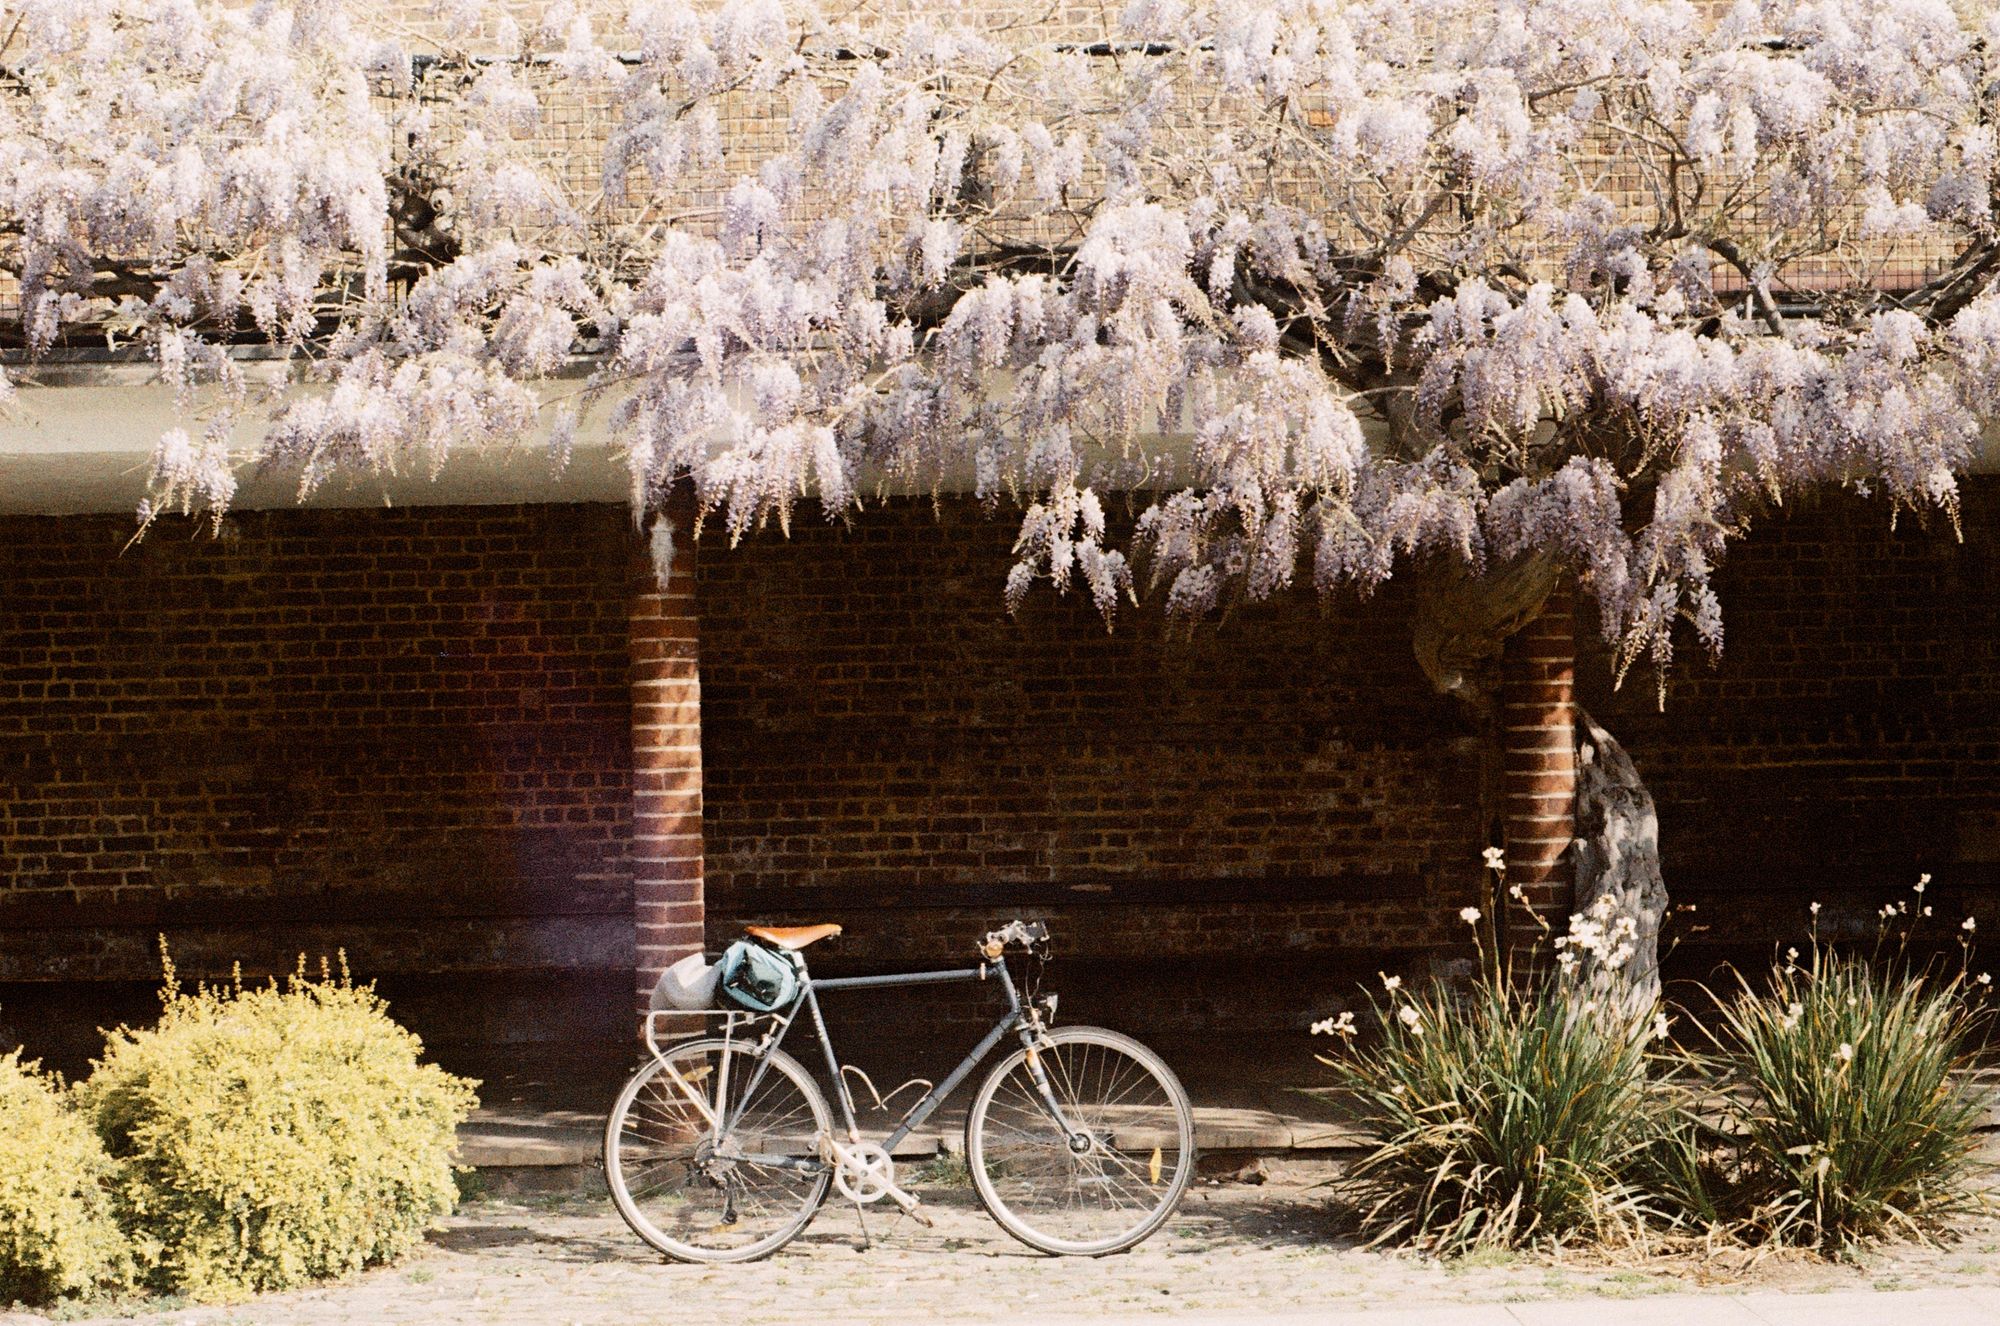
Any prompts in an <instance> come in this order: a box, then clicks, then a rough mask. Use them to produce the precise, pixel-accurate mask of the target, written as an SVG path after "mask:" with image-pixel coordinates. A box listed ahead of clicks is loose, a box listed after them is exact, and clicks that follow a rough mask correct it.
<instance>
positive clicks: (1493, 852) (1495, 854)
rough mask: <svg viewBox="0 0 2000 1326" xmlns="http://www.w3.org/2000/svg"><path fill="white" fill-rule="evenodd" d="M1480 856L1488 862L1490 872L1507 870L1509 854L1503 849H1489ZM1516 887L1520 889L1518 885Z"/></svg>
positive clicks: (1487, 866)
mask: <svg viewBox="0 0 2000 1326" xmlns="http://www.w3.org/2000/svg"><path fill="white" fill-rule="evenodd" d="M1479 855H1480V857H1481V859H1483V860H1484V861H1485V862H1486V868H1487V869H1488V870H1505V869H1506V868H1507V853H1506V851H1505V850H1503V849H1501V848H1498V847H1489V848H1487V849H1486V850H1485V851H1483V852H1481V853H1480V854H1479ZM1515 887H1516V888H1518V887H1520V886H1519V885H1516V886H1515Z"/></svg>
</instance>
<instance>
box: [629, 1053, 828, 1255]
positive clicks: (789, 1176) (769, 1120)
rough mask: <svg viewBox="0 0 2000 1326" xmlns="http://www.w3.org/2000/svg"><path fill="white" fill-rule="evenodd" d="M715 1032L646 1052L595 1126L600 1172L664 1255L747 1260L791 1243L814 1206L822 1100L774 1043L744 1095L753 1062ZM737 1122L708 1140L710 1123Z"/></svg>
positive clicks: (822, 1183)
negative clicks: (600, 1127)
mask: <svg viewBox="0 0 2000 1326" xmlns="http://www.w3.org/2000/svg"><path fill="white" fill-rule="evenodd" d="M723 1047H724V1043H723V1041H722V1040H720V1039H718V1038H708V1039H704V1040H697V1041H689V1042H687V1043H685V1044H682V1045H676V1046H674V1047H672V1048H671V1049H669V1050H667V1052H666V1053H665V1054H664V1055H662V1056H661V1057H660V1058H657V1059H652V1060H649V1061H647V1063H646V1064H644V1065H643V1066H642V1067H641V1068H640V1069H639V1071H638V1072H637V1073H635V1074H633V1075H632V1079H631V1080H630V1081H629V1082H627V1083H626V1084H625V1089H624V1090H623V1091H621V1092H619V1093H618V1100H617V1102H616V1103H615V1104H614V1105H613V1106H612V1107H611V1117H610V1118H609V1119H607V1120H606V1121H605V1124H604V1178H605V1182H606V1183H607V1184H608V1185H609V1186H610V1188H611V1201H612V1205H614V1206H616V1207H617V1208H618V1214H619V1215H621V1216H623V1217H624V1219H625V1223H626V1224H627V1225H630V1226H631V1227H632V1232H633V1233H635V1234H637V1235H638V1236H639V1237H640V1238H642V1239H644V1240H646V1242H648V1243H650V1244H651V1245H652V1246H653V1247H655V1248H657V1249H659V1250H660V1251H661V1252H664V1253H665V1254H667V1256H669V1257H673V1258H677V1259H678V1260H681V1261H690V1262H747V1261H754V1260H756V1259H757V1258H759V1257H766V1256H769V1255H770V1254H771V1253H773V1252H776V1251H777V1250H778V1249H779V1248H782V1247H783V1246H784V1245H785V1244H786V1243H788V1242H790V1241H791V1239H792V1238H793V1236H795V1235H796V1234H797V1233H798V1232H799V1231H800V1230H802V1229H804V1228H805V1227H806V1223H807V1222H808V1221H810V1220H811V1219H812V1218H813V1213H814V1212H816V1211H818V1210H819V1207H820V1203H821V1202H822V1201H824V1200H825V1198H826V1189H827V1184H828V1183H829V1182H830V1181H831V1178H832V1172H831V1171H830V1170H829V1169H828V1168H827V1166H826V1165H825V1164H823V1163H821V1161H820V1150H819V1148H820V1139H821V1138H822V1137H824V1136H826V1135H827V1131H828V1124H829V1121H830V1116H829V1115H828V1113H827V1107H826V1098H825V1097H824V1096H822V1095H821V1094H820V1091H819V1088H818V1087H817V1086H816V1085H814V1083H813V1080H812V1078H811V1077H810V1076H808V1075H807V1073H806V1071H805V1069H803V1068H801V1067H800V1066H799V1064H798V1061H797V1060H795V1059H793V1058H792V1057H791V1056H790V1055H789V1054H786V1053H785V1052H784V1051H783V1050H780V1049H776V1048H773V1049H771V1050H770V1051H769V1052H768V1058H769V1060H770V1067H769V1069H768V1070H766V1072H765V1073H764V1076H763V1079H762V1080H761V1081H759V1082H758V1083H757V1086H756V1088H755V1090H754V1091H752V1092H751V1094H750V1096H749V1098H748V1099H747V1100H746V1099H745V1098H744V1096H743V1091H744V1089H745V1088H746V1087H747V1086H748V1085H749V1083H750V1080H751V1077H752V1076H753V1075H754V1074H755V1073H756V1070H757V1066H758V1060H757V1058H756V1056H755V1055H754V1054H753V1053H751V1051H750V1047H748V1046H746V1045H744V1044H742V1043H740V1042H732V1043H730V1045H729V1055H728V1069H727V1074H726V1080H725V1074H724V1069H723ZM731 1119H733V1120H735V1123H734V1125H733V1126H732V1127H731V1128H730V1129H729V1130H728V1132H727V1135H725V1136H722V1137H720V1138H718V1136H717V1129H716V1126H715V1125H716V1122H717V1121H718V1120H731Z"/></svg>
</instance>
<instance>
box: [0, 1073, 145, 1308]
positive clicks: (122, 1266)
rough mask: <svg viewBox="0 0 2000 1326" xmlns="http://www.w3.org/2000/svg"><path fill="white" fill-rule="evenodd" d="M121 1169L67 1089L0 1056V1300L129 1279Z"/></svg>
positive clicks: (80, 1290)
mask: <svg viewBox="0 0 2000 1326" xmlns="http://www.w3.org/2000/svg"><path fill="white" fill-rule="evenodd" d="M114 1171H115V1166H114V1165H113V1163H112V1160H111V1157H110V1156H108V1155H106V1154H105V1151H104V1146H103V1144H102V1143H101V1142H99V1141H98V1140H97V1134H96V1133H94V1132H92V1131H91V1128H90V1121H89V1120H88V1119H86V1118H85V1117H84V1116H83V1115H82V1114H81V1113H79V1112H78V1111H77V1110H76V1109H74V1108H73V1107H72V1106H71V1104H70V1102H69V1100H68V1099H67V1098H66V1093H65V1092H64V1090H63V1086H62V1083H61V1082H59V1081H57V1080H55V1079H53V1078H50V1077H47V1076H44V1075H43V1074H42V1073H41V1072H40V1071H39V1069H38V1068H37V1066H36V1065H35V1064H33V1063H25V1064H24V1063H22V1062H21V1052H20V1051H19V1050H15V1051H13V1052H12V1053H10V1054H7V1055H4V1056H0V1304H5V1303H12V1302H27V1303H46V1302H48V1301H49V1300H51V1299H54V1298H61V1297H63V1296H65V1295H72V1294H75V1295H81V1294H88V1293H92V1292H94V1291H98V1290H112V1289H118V1288H121V1287H124V1286H126V1285H128V1284H130V1283H131V1279H132V1273H133V1262H132V1250H131V1248H130V1246H129V1245H128V1244H127V1243H126V1241H125V1236H124V1234H123V1233H121V1232H120V1231H119V1228H118V1221H117V1219H116V1216H115V1215H114V1213H113V1210H112V1197H111V1193H112V1181H113V1175H114Z"/></svg>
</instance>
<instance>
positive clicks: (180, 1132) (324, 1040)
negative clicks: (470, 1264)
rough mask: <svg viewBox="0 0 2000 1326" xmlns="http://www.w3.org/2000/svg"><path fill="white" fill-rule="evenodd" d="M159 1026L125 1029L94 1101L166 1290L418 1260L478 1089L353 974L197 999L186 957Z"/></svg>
mask: <svg viewBox="0 0 2000 1326" xmlns="http://www.w3.org/2000/svg"><path fill="white" fill-rule="evenodd" d="M162 1000H163V1002H164V1004H165V1009H164V1011H163V1014H162V1016H161V1018H160V1022H159V1025H158V1026H156V1027H154V1028H153V1029H151V1030H145V1031H133V1030H130V1029H129V1028H120V1029H119V1030H118V1031H116V1032H114V1033H112V1035H111V1037H110V1040H109V1042H108V1043H107V1045H106V1048H105V1055H104V1058H103V1059H102V1060H100V1061H99V1062H98V1063H97V1065H96V1068H95V1071H94V1072H93V1073H92V1075H91V1077H90V1079H89V1080H88V1081H87V1082H85V1083H84V1084H83V1085H82V1086H81V1087H79V1088H78V1095H79V1098H80V1099H81V1101H82V1103H83V1104H84V1106H85V1108H86V1109H88V1110H89V1112H90V1114H91V1115H92V1117H93V1118H94V1120H95V1122H96V1125H97V1130H98V1133H99V1135H100V1136H102V1137H103V1139H104V1142H105V1145H106V1146H107V1147H108V1148H109V1150H110V1152H111V1154H112V1156H114V1157H115V1158H116V1159H117V1160H118V1161H119V1162H120V1163H121V1166H122V1172H121V1176H120V1181H119V1188H118V1193H119V1199H120V1206H121V1213H122V1215H123V1217H124V1221H125V1225H126V1227H127V1228H128V1229H129V1230H131V1231H132V1233H133V1236H134V1237H135V1239H138V1240H140V1241H141V1243H142V1245H143V1251H144V1253H145V1254H146V1256H147V1258H148V1260H149V1262H150V1264H151V1265H152V1266H153V1268H154V1271H153V1277H152V1278H153V1282H154V1285H155V1287H157V1288H160V1289H164V1290H171V1291H175V1292H179V1293H185V1294H189V1295H192V1296H194V1297H197V1298H203V1299H210V1300H215V1299H230V1298H237V1297H241V1296H243V1295H245V1294H248V1293H254V1292H259V1291H263V1290H274V1289H285V1288H289V1287H293V1286H297V1285H301V1284H305V1283H308V1282H310V1281H313V1280H319V1279H323V1278H326V1277H329V1276H336V1275H341V1274H344V1273H346V1272H349V1271H353V1270H357V1269H359V1268H360V1267H363V1266H368V1265H372V1264H375V1263H379V1262H385V1261H388V1260H391V1259H393V1258H394V1257H396V1256H398V1255H399V1254H401V1253H403V1252H405V1251H407V1250H408V1249H409V1248H410V1247H412V1246H413V1245H415V1244H416V1243H417V1242H418V1241H419V1240H420V1239H421V1238H422V1237H423V1232H424V1230H425V1229H427V1228H428V1227H430V1225H431V1224H432V1223H433V1221H434V1220H435V1219H436V1218H437V1217H438V1216H440V1215H444V1214H446V1213H448V1212H449V1211H450V1210H451V1209H452V1207H453V1205H454V1203H455V1202H456V1200H457V1192H456V1188H455V1186H454V1184H453V1181H452V1151H453V1147H454V1145H455V1142H456V1136H455V1130H456V1129H457V1127H458V1125H459V1124H460V1123H461V1122H463V1121H464V1119H465V1117H466V1115H467V1113H468V1112H470V1111H471V1109H472V1108H473V1107H474V1106H475V1105H476V1104H477V1101H476V1100H475V1098H474V1096H473V1087H474V1086H475V1085H476V1084H475V1083H472V1082H469V1081H467V1080H465V1079H463V1078H458V1077H454V1076H452V1075H451V1074H449V1073H446V1072H444V1071H443V1070H442V1069H440V1068H438V1067H437V1066H436V1065H434V1064H424V1063H421V1062H419V1059H420V1056H421V1054H422V1051H423V1044H422V1042H421V1041H419V1040H418V1039H417V1037H416V1036H415V1035H413V1034H412V1033H410V1032H409V1031H406V1030H405V1029H403V1028H402V1027H400V1026H398V1025H397V1024H396V1023H395V1022H393V1021H391V1020H390V1018H389V1016H388V1012H387V1006H386V1005H385V1004H384V1003H383V1001H382V1000H381V999H380V998H379V997H377V995H376V994H375V992H374V990H373V988H372V987H370V986H357V985H355V984H354V983H353V982H352V981H351V980H350V979H349V978H348V977H347V974H346V972H345V969H344V966H343V970H342V972H341V974H340V976H339V977H338V978H332V977H329V976H328V975H327V974H326V973H325V972H324V971H322V974H321V978H320V979H319V980H317V981H315V980H310V979H307V978H306V976H305V974H304V970H303V964H302V965H301V969H300V971H299V972H297V973H295V974H294V975H293V976H292V977H291V979H290V980H289V981H288V982H287V983H286V984H285V985H283V986H279V985H278V984H277V983H276V982H273V983H271V984H270V985H268V986H264V987H254V988H245V987H244V986H243V985H242V983H241V981H240V980H239V981H237V982H236V983H234V984H233V985H232V986H230V987H227V988H223V989H211V988H208V987H206V986H204V987H202V988H200V989H198V990H196V991H195V992H194V993H192V994H189V993H185V992H183V991H182V990H181V988H180V987H179V986H178V984H177V983H176V982H175V979H174V975H173V968H172V965H171V963H169V964H168V966H167V984H166V988H165V990H164V991H163V992H162Z"/></svg>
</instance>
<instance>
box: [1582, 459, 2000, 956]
mask: <svg viewBox="0 0 2000 1326" xmlns="http://www.w3.org/2000/svg"><path fill="white" fill-rule="evenodd" d="M1964 525H1965V541H1964V542H1963V543H1959V542H1957V541H1955V540H1954V539H1953V538H1952V535H1951V531H1950V528H1949V526H1947V525H1943V523H1942V522H1937V524H1936V526H1934V528H1932V529H1931V530H1929V531H1926V530H1924V529H1922V528H1919V527H1918V525H1917V524H1916V522H1915V521H1914V520H1912V519H1911V518H1910V517H1909V516H1907V515H1905V516H1904V518H1903V520H1902V521H1901V522H1900V528H1898V529H1897V530H1895V531H1893V532H1892V531H1891V530H1890V528H1889V511H1888V508H1887V506H1886V505H1885V504H1884V503H1881V502H1875V501H1862V500H1860V499H1857V498H1854V497H1851V496H1845V495H1833V496H1828V497H1825V498H1823V499H1821V500H1818V501H1815V502H1809V503H1806V504H1804V505H1802V506H1801V507H1799V508H1798V509H1795V510H1792V511H1790V512H1788V513H1784V514H1781V515H1778V516H1775V517H1773V518H1770V519H1767V520H1765V521H1762V522H1761V523H1760V524H1759V525H1758V527H1757V529H1756V531H1755V532H1754V534H1753V536H1752V537H1751V538H1750V539H1749V540H1748V541H1747V542H1745V543H1744V544H1743V545H1741V546H1740V547H1738V548H1737V549H1735V550H1734V551H1732V552H1731V554H1730V556H1729V560H1728V562H1727V563H1726V564H1725V566H1724V568H1723V571H1722V573H1721V575H1720V576H1719V578H1718V582H1717V583H1718V590H1719V592H1720V594H1721V597H1722V604H1723V614H1724V621H1725V625H1726V628H1727V631H1728V639H1727V644H1726V649H1725V651H1724V654H1723V658H1722V662H1721V664H1720V665H1719V666H1718V667H1716V668H1714V669H1713V670H1711V669H1710V668H1709V667H1708V666H1707V664H1706V663H1705V662H1704V661H1702V659H1701V658H1700V657H1699V655H1697V654H1693V653H1691V654H1690V656H1689V657H1687V658H1686V659H1684V660H1683V663H1682V665H1681V666H1680V668H1679V669H1678V670H1677V671H1676V673H1675V674H1674V677H1673V680H1672V684H1671V686H1670V687H1669V690H1668V695H1667V702H1666V709H1665V711H1664V712H1660V711H1658V710H1657V709H1656V707H1655V701H1656V693H1655V691H1654V688H1653V686H1652V683H1651V679H1650V678H1649V677H1643V676H1638V675H1635V676H1634V677H1633V678H1632V679H1631V680H1630V681H1629V682H1628V683H1627V685H1626V687H1625V689H1624V690H1623V691H1622V692H1620V693H1618V694H1616V695H1612V694H1611V693H1610V688H1609V686H1608V684H1607V676H1608V669H1607V667H1606V664H1605V661H1604V659H1603V655H1602V648H1601V646H1593V649H1592V653H1593V656H1592V657H1591V658H1589V659H1587V660H1586V661H1584V662H1583V663H1582V664H1580V666H1579V680H1580V693H1581V698H1582V701H1583V703H1584V705H1585V707H1586V708H1588V709H1590V710H1591V712H1592V713H1593V714H1595V715H1596V716H1597V717H1598V719H1599V720H1600V721H1601V722H1603V723H1604V724H1605V725H1606V726H1607V727H1608V728H1609V729H1610V730H1611V731H1612V732H1613V733H1614V735H1616V736H1618V737H1619V738H1620V740H1622V741H1623V742H1624V743H1625V746H1626V748H1627V749H1628V750H1629V751H1630V752H1631V754H1632V756H1633V758H1634V759H1635V760H1636V761H1637V762H1638V765H1639V770H1640V773H1641V774H1642V775H1643V776H1644V777H1645V778H1646V780H1647V782H1648V784H1649V785H1650V786H1651V787H1652V789H1653V792H1654V794H1655V797H1656V798H1657V800H1658V802H1659V811H1660V849H1661V856H1662V862H1663V865H1664V867H1665V871H1666V878H1667V885H1668V888H1669V891H1670V892H1672V893H1673V894H1674V895H1675V896H1676V897H1678V898H1680V899H1681V900H1683V901H1694V902H1695V903H1696V904H1697V911H1696V912H1695V914H1694V915H1693V916H1692V917H1683V918H1681V923H1680V924H1679V926H1678V929H1679V931H1680V933H1681V935H1682V938H1683V940H1684V941H1685V942H1687V943H1689V944H1691V945H1693V946H1694V947H1695V948H1697V949H1699V948H1702V947H1704V946H1706V947H1724V948H1726V947H1729V946H1730V945H1736V946H1743V945H1751V946H1757V947H1762V948H1765V949H1768V946H1769V944H1770V943H1772V942H1774V941H1775V940H1777V939H1778V938H1780V937H1782V936H1786V935H1796V933H1797V932H1798V929H1799V927H1800V926H1802V925H1803V923H1804V920H1805V915H1806V905H1807V903H1809V902H1810V901H1812V900H1814V899H1819V900H1821V901H1823V902H1824V903H1825V904H1826V906H1827V908H1828V911H1827V913H1826V916H1827V918H1828V919H1829V921H1833V922H1836V923H1839V924H1844V925H1846V926H1848V927H1849V928H1851V929H1859V928H1867V927H1869V926H1871V925H1872V920H1871V917H1872V913H1873V910H1874V908H1875V907H1876V906H1878V905H1879V904H1880V902H1881V901H1882V900H1883V898H1884V897H1888V896H1895V897H1902V898H1907V897H1909V896H1910V895H1909V893H1908V887H1909V885H1910V884H1911V883H1913V882H1914V881H1915V879H1916V877H1917V874H1918V872H1920V871H1931V872H1933V873H1934V874H1935V875H1936V876H1937V882H1936V884H1935V886H1934V887H1933V889H1932V891H1931V893H1930V895H1929V897H1930V899H1931V900H1932V901H1933V902H1934V903H1935V904H1936V905H1937V906H1938V907H1939V909H1940V914H1941V915H1944V914H1949V915H1951V916H1952V918H1953V919H1952V923H1951V924H1952V926H1954V927H1955V926H1956V924H1957V918H1958V917H1959V916H1962V915H1963V912H1962V911H1960V910H1959V909H1960V908H1961V907H1963V906H1967V905H1970V906H1974V907H1976V908H1977V909H1979V910H1980V912H1981V915H1982V923H1981V929H1982V931H1984V930H1986V929H1988V928H1990V926H1992V925H1996V924H2000V915H1995V916H1994V917H1992V919H1991V920H1990V921H1989V920H1988V919H1986V910H1987V909H1988V908H1989V907H1990V906H1992V904H1993V902H1994V900H1995V899H1996V898H2000V892H1996V885H2000V480H1996V479H1994V478H1990V477H1980V478H1975V479H1973V480H1971V481H1970V482H1968V484H1967V486H1966V491H1965V511H1964ZM1582 633H1583V634H1584V635H1585V637H1586V638H1587V639H1594V637H1595V631H1594V629H1591V628H1585V629H1584V631H1583V632H1582ZM1687 647H1688V648H1689V649H1690V650H1693V649H1694V648H1695V646H1693V645H1691V644H1690V645H1689V646H1687ZM1703 960H1705V959H1704V958H1703V955H1702V954H1700V953H1691V954H1690V955H1689V958H1688V963H1687V964H1684V966H1686V965H1689V964H1693V963H1698V962H1700V961H1703Z"/></svg>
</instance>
